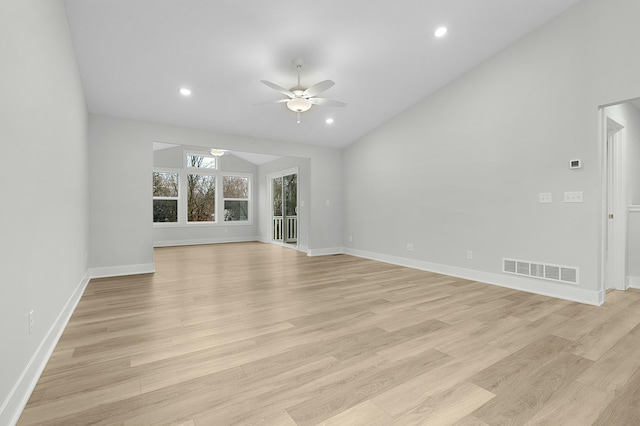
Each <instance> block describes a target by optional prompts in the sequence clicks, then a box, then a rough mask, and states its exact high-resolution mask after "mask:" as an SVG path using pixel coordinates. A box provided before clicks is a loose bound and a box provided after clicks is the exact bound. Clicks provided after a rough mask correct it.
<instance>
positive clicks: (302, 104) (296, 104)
mask: <svg viewBox="0 0 640 426" xmlns="http://www.w3.org/2000/svg"><path fill="white" fill-rule="evenodd" d="M311 105H312V104H311V102H309V101H308V100H307V99H303V98H294V99H291V100H289V101H287V108H289V109H290V110H291V111H293V112H305V111H309V109H310V108H311Z"/></svg>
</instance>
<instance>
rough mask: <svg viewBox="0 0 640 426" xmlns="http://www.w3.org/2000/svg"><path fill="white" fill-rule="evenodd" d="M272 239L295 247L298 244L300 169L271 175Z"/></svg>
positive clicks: (274, 241)
mask: <svg viewBox="0 0 640 426" xmlns="http://www.w3.org/2000/svg"><path fill="white" fill-rule="evenodd" d="M269 188H270V193H271V196H270V199H271V241H272V242H273V243H276V244H282V245H285V246H289V247H292V248H295V247H296V246H297V244H298V170H297V169H289V170H284V171H282V172H279V173H274V174H271V175H269Z"/></svg>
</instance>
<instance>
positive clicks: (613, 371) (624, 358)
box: [576, 334, 640, 394]
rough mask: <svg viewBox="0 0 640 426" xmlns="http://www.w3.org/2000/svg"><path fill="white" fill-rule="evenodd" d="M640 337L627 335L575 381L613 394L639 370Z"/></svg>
mask: <svg viewBox="0 0 640 426" xmlns="http://www.w3.org/2000/svg"><path fill="white" fill-rule="evenodd" d="M630 354H636V355H638V354H640V335H634V334H628V335H626V336H624V337H622V338H621V339H620V340H619V341H618V343H616V345H614V346H613V347H612V348H611V349H609V351H607V352H606V353H605V354H604V355H603V356H601V357H600V358H599V359H598V360H597V361H596V362H594V363H593V365H592V366H591V367H589V368H588V369H587V371H585V372H584V373H583V374H582V375H581V376H580V377H578V378H577V379H576V380H577V381H578V382H580V383H584V384H586V385H589V386H591V387H593V388H596V389H600V390H602V391H604V392H607V393H610V394H615V393H616V392H617V391H618V390H619V389H621V388H622V387H623V386H625V385H626V384H627V382H628V381H629V379H630V378H631V377H632V376H633V374H634V373H635V372H636V371H638V369H639V368H640V356H630Z"/></svg>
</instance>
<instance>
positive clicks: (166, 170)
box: [151, 167, 182, 226]
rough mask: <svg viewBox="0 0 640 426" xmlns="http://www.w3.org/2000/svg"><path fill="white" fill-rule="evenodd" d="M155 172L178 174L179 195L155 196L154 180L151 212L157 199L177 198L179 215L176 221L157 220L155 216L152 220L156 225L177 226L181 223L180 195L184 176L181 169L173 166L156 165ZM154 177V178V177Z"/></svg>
mask: <svg viewBox="0 0 640 426" xmlns="http://www.w3.org/2000/svg"><path fill="white" fill-rule="evenodd" d="M153 173H173V174H176V175H178V196H177V197H164V196H155V195H153V180H152V182H151V200H152V201H151V212H152V213H153V202H154V201H156V200H176V202H177V203H176V204H177V206H176V207H177V215H176V219H177V220H176V221H175V222H156V221H155V220H153V216H152V218H151V220H152V221H153V225H154V226H176V225H178V224H179V223H180V199H181V197H180V195H181V192H182V176H181V175H180V169H176V168H171V167H154V168H153V171H152V176H153ZM152 179H153V178H152Z"/></svg>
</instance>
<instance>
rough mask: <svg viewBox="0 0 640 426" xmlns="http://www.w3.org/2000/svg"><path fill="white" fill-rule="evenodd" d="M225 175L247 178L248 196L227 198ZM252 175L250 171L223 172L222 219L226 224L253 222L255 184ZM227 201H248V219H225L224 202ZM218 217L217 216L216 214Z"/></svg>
mask: <svg viewBox="0 0 640 426" xmlns="http://www.w3.org/2000/svg"><path fill="white" fill-rule="evenodd" d="M225 177H239V178H246V179H247V198H227V197H225V196H224V178H225ZM252 180H253V179H252V175H251V174H249V173H237V172H223V173H222V185H221V186H222V191H221V192H222V194H221V195H222V198H221V200H222V221H221V223H223V224H225V225H231V224H245V225H246V224H248V223H253V217H252V212H251V210H252V208H251V206H252V203H251V198H252V197H251V193H252V190H253V185H252ZM225 201H246V202H247V220H229V221H227V220H225V218H224V210H225V208H224V202H225ZM216 217H217V216H216Z"/></svg>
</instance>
